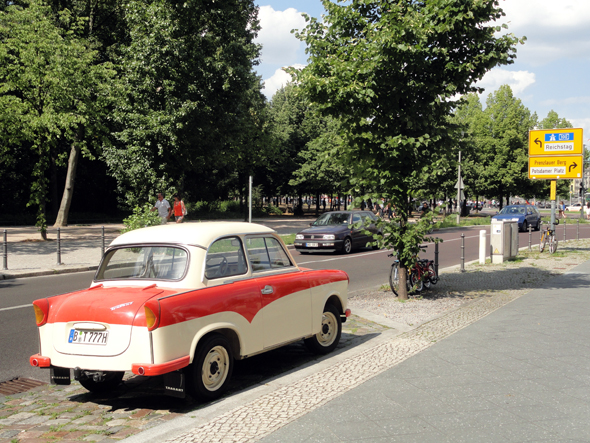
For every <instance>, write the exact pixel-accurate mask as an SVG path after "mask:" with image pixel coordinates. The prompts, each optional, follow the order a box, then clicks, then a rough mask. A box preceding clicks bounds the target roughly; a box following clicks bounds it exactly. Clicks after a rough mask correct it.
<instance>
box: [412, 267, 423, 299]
mask: <svg viewBox="0 0 590 443" xmlns="http://www.w3.org/2000/svg"><path fill="white" fill-rule="evenodd" d="M409 280H410V285H409V286H410V289H409V290H408V292H410V293H411V294H420V292H422V290H423V289H424V282H423V281H422V277H421V276H420V275H419V273H418V272H417V271H415V270H412V272H410V275H409Z"/></svg>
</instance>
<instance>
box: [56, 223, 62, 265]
mask: <svg viewBox="0 0 590 443" xmlns="http://www.w3.org/2000/svg"><path fill="white" fill-rule="evenodd" d="M57 264H58V265H61V232H60V229H59V228H57Z"/></svg>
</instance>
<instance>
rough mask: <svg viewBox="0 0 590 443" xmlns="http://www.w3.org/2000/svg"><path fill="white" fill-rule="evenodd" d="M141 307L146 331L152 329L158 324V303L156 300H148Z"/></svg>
mask: <svg viewBox="0 0 590 443" xmlns="http://www.w3.org/2000/svg"><path fill="white" fill-rule="evenodd" d="M143 308H144V310H145V323H146V325H147V328H148V331H153V330H154V329H156V328H157V327H158V325H159V324H160V303H158V301H157V300H150V301H148V302H147V303H146V304H145V306H144V307H143Z"/></svg>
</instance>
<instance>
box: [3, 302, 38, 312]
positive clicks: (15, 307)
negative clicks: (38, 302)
mask: <svg viewBox="0 0 590 443" xmlns="http://www.w3.org/2000/svg"><path fill="white" fill-rule="evenodd" d="M31 306H33V304H32V303H30V304H28V305H20V306H11V307H10V308H0V311H10V310H11V309H20V308H30V307H31Z"/></svg>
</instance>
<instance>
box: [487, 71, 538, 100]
mask: <svg viewBox="0 0 590 443" xmlns="http://www.w3.org/2000/svg"><path fill="white" fill-rule="evenodd" d="M533 83H535V74H534V73H533V72H528V71H507V70H506V69H501V68H495V69H492V70H491V71H489V72H488V73H487V74H486V75H484V77H483V79H481V81H480V82H478V83H477V86H479V87H482V88H485V89H486V93H491V92H492V91H495V90H496V89H498V88H499V87H500V86H502V85H509V86H510V87H511V88H512V92H513V93H514V95H519V94H520V93H522V92H523V91H524V90H525V89H526V88H527V87H529V86H530V85H532V84H533Z"/></svg>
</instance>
